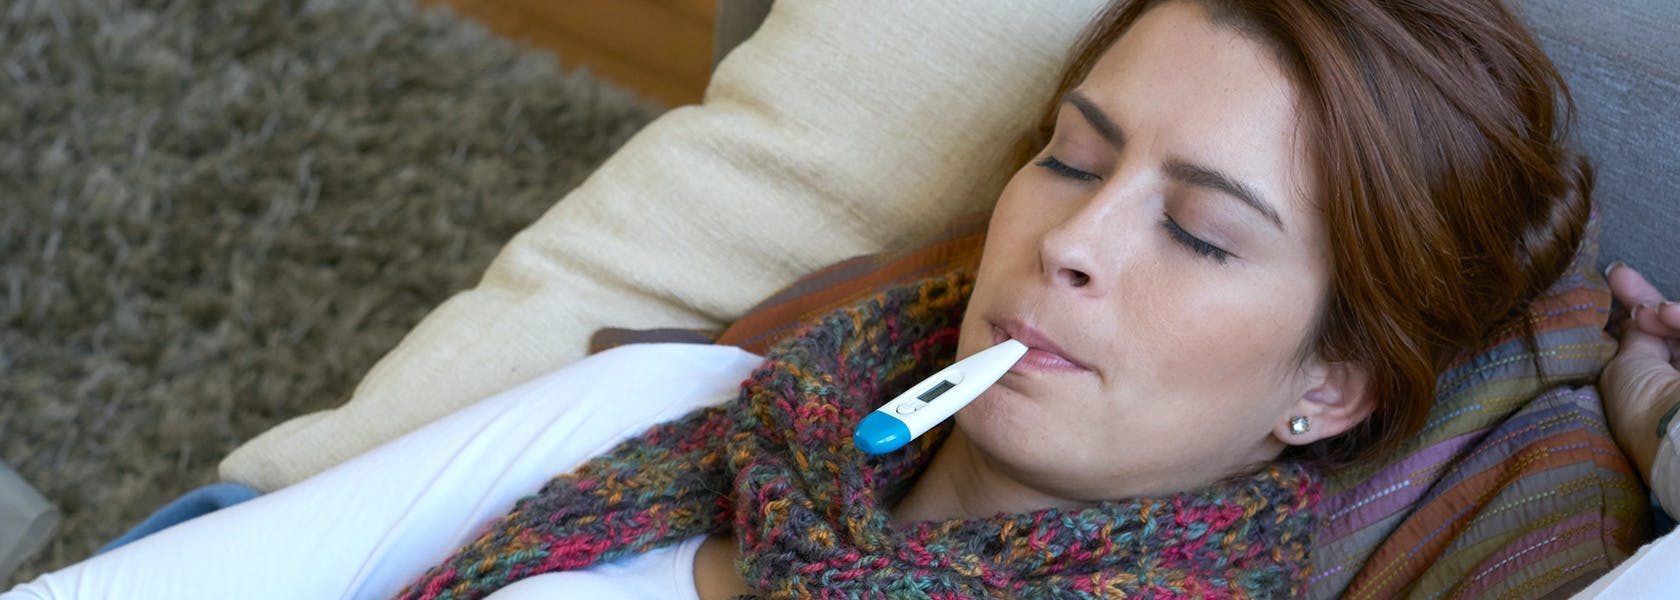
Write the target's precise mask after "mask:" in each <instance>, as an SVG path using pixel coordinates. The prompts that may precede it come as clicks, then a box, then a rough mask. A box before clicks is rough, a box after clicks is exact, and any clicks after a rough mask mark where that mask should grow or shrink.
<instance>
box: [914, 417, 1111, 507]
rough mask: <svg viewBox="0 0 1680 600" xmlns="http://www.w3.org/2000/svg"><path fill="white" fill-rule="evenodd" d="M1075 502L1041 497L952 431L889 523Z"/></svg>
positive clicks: (959, 433) (1047, 496)
mask: <svg viewBox="0 0 1680 600" xmlns="http://www.w3.org/2000/svg"><path fill="white" fill-rule="evenodd" d="M1079 504H1080V503H1078V502H1074V501H1070V500H1066V499H1063V498H1058V497H1055V496H1052V495H1050V494H1047V493H1044V492H1042V491H1039V490H1037V489H1034V488H1033V487H1031V486H1029V485H1027V484H1025V483H1022V482H1020V481H1019V480H1017V479H1016V478H1014V477H1011V476H1010V475H1009V474H1008V473H1007V472H1005V471H1004V470H1002V469H999V468H997V467H996V465H994V464H993V463H992V462H991V461H989V460H988V459H987V458H986V457H985V455H984V454H982V453H981V452H980V451H979V450H978V449H976V448H975V447H974V446H973V445H971V444H969V442H968V437H967V436H964V435H963V432H962V429H960V428H953V429H952V430H951V433H950V435H949V436H947V437H946V438H945V442H944V443H943V444H940V446H939V450H937V451H936V452H935V453H934V455H933V460H932V461H931V462H929V463H928V466H927V468H926V469H924V470H923V471H922V474H921V475H920V476H918V477H917V478H916V481H915V482H914V483H911V484H910V491H909V492H907V493H906V494H905V495H904V497H903V498H902V499H900V500H899V501H898V504H897V505H895V506H893V508H892V522H893V524H894V525H906V524H909V523H915V522H918V521H945V520H949V519H963V518H984V517H992V516H995V515H997V514H998V513H1011V514H1013V513H1024V512H1031V511H1035V510H1043V509H1046V508H1071V507H1074V506H1078V505H1079Z"/></svg>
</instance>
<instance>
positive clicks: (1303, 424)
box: [1289, 416, 1307, 435]
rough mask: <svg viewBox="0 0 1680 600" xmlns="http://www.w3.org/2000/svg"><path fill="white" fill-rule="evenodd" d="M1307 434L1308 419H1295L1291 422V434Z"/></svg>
mask: <svg viewBox="0 0 1680 600" xmlns="http://www.w3.org/2000/svg"><path fill="white" fill-rule="evenodd" d="M1306 432H1307V418H1306V417H1304V416H1303V417H1295V418H1293V419H1290V420H1289V433H1293V434H1295V435H1301V434H1303V433H1306Z"/></svg>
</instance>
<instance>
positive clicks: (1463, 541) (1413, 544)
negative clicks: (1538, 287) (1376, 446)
mask: <svg viewBox="0 0 1680 600" xmlns="http://www.w3.org/2000/svg"><path fill="white" fill-rule="evenodd" d="M1597 231H1598V230H1597V226H1596V222H1595V223H1594V224H1593V225H1591V226H1589V235H1588V239H1587V240H1586V243H1584V244H1583V247H1582V250H1581V252H1579V253H1578V254H1577V255H1576V258H1575V264H1574V265H1572V266H1571V268H1570V270H1569V272H1568V273H1567V274H1565V275H1564V277H1562V278H1560V279H1559V281H1558V282H1557V283H1555V284H1553V286H1552V289H1551V291H1550V292H1548V293H1547V295H1546V296H1544V297H1542V298H1540V299H1539V300H1537V301H1536V302H1535V303H1534V304H1533V305H1532V306H1531V307H1530V310H1529V314H1530V318H1531V320H1532V321H1533V323H1534V324H1535V329H1536V331H1537V333H1538V335H1539V340H1538V341H1539V344H1538V346H1539V348H1538V355H1539V358H1540V363H1541V365H1542V368H1543V372H1544V373H1545V374H1546V375H1547V378H1548V379H1547V380H1545V381H1542V379H1541V377H1540V376H1539V375H1538V374H1537V372H1536V371H1535V367H1534V358H1535V356H1536V354H1535V353H1534V352H1531V351H1530V350H1529V349H1528V348H1526V347H1525V344H1524V343H1523V342H1522V340H1520V339H1518V338H1517V337H1516V334H1515V332H1514V331H1506V332H1504V334H1503V335H1501V336H1498V337H1499V339H1498V340H1497V341H1495V342H1493V343H1492V344H1490V346H1489V347H1488V348H1487V349H1485V350H1483V351H1481V352H1477V353H1475V354H1473V355H1471V356H1470V357H1468V358H1466V359H1464V360H1462V361H1460V362H1459V363H1458V364H1457V365H1456V366H1454V367H1453V368H1451V369H1449V370H1448V371H1447V372H1445V373H1442V374H1441V376H1440V378H1439V380H1438V381H1437V384H1436V397H1435V406H1434V408H1433V409H1432V410H1431V411H1430V418H1429V421H1428V424H1427V425H1426V426H1425V428H1424V430H1423V431H1422V432H1421V433H1420V434H1419V435H1418V436H1417V437H1416V438H1415V439H1414V440H1413V441H1412V442H1411V444H1409V445H1408V447H1407V448H1405V449H1404V450H1403V451H1402V452H1400V453H1399V458H1397V459H1395V460H1393V461H1391V462H1389V463H1387V464H1384V465H1377V466H1372V467H1369V468H1366V469H1362V470H1357V471H1349V472H1343V473H1336V474H1333V476H1332V477H1331V481H1330V483H1329V489H1328V490H1327V492H1326V493H1327V496H1326V500H1325V503H1324V504H1323V506H1322V509H1323V511H1324V512H1323V514H1321V515H1320V519H1321V521H1320V525H1319V531H1318V537H1317V540H1316V546H1317V549H1316V550H1315V554H1314V558H1315V560H1314V562H1315V563H1316V564H1317V567H1318V568H1317V574H1316V575H1315V576H1314V578H1313V580H1312V581H1311V583H1310V585H1309V588H1308V590H1309V592H1310V595H1311V596H1312V597H1315V598H1332V597H1338V596H1340V597H1346V598H1394V597H1409V598H1543V597H1548V596H1558V595H1566V594H1568V593H1569V592H1571V591H1573V590H1577V589H1580V588H1582V587H1585V586H1586V585H1587V584H1588V583H1589V582H1591V581H1592V579H1594V578H1596V577H1597V576H1598V575H1602V574H1603V573H1605V572H1607V571H1609V570H1610V569H1611V568H1612V567H1614V566H1615V564H1616V563H1617V562H1620V561H1621V560H1623V559H1625V558H1627V556H1628V555H1629V554H1630V553H1631V552H1632V551H1633V550H1635V549H1637V548H1638V546H1639V544H1640V543H1642V542H1643V541H1645V539H1646V538H1647V537H1648V533H1647V530H1646V528H1647V520H1648V514H1647V513H1648V508H1649V504H1648V501H1647V496H1646V492H1645V489H1644V488H1643V487H1642V484H1641V482H1640V479H1639V476H1638V474H1637V473H1636V472H1635V471H1634V468H1633V466H1632V464H1631V463H1630V462H1629V461H1628V459H1627V458H1626V457H1624V456H1623V455H1622V453H1621V451H1620V450H1619V449H1618V448H1617V447H1616V443H1615V440H1613V439H1612V438H1611V437H1610V431H1609V428H1608V425H1607V424H1606V420H1605V418H1604V414H1603V410H1602V408H1601V407H1600V404H1599V400H1598V394H1597V392H1596V390H1595V389H1594V388H1592V387H1590V384H1591V383H1592V381H1593V380H1594V378H1596V377H1597V376H1598V372H1599V371H1600V370H1601V369H1603V367H1604V363H1605V362H1606V361H1607V360H1609V358H1610V357H1611V356H1612V355H1614V354H1615V351H1616V342H1615V340H1614V339H1613V338H1611V337H1610V336H1608V335H1607V334H1605V333H1604V325H1605V322H1606V321H1607V320H1608V318H1609V312H1610V291H1609V288H1608V287H1607V286H1606V284H1605V282H1604V277H1603V275H1601V274H1600V273H1599V272H1598V269H1597V268H1595V266H1594V265H1595V262H1596V261H1595V259H1596V256H1597V248H1598V239H1597V235H1598V233H1597Z"/></svg>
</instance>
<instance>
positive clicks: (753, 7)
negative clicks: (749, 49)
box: [712, 0, 770, 69]
mask: <svg viewBox="0 0 1680 600" xmlns="http://www.w3.org/2000/svg"><path fill="white" fill-rule="evenodd" d="M769 15H770V0H718V4H717V15H715V16H714V17H713V19H712V68H714V69H716V68H717V64H718V61H721V60H723V57H725V56H728V55H729V51H730V50H734V49H735V47H736V46H739V45H741V42H744V41H747V38H749V37H752V34H753V32H754V31H758V24H759V23H763V22H764V17H767V16H769Z"/></svg>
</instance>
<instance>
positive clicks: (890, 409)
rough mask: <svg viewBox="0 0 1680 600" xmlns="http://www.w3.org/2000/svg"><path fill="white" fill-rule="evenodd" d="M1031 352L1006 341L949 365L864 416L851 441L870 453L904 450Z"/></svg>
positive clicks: (990, 385)
mask: <svg viewBox="0 0 1680 600" xmlns="http://www.w3.org/2000/svg"><path fill="white" fill-rule="evenodd" d="M1026 354H1027V345H1026V344H1023V343H1021V342H1017V341H1015V340H1005V341H1004V342H1003V343H1001V344H998V345H996V346H992V347H990V348H987V349H985V350H981V351H980V352H978V353H976V354H975V355H974V356H970V357H968V358H965V359H962V360H960V361H957V363H956V364H953V365H951V366H949V367H945V368H944V369H942V370H940V371H939V372H938V373H934V374H933V376H932V377H929V378H927V379H924V380H922V382H921V383H918V384H916V385H914V386H911V387H910V389H909V390H906V391H905V392H904V393H902V394H899V395H898V397H897V398H893V400H892V402H888V403H886V404H885V405H884V406H882V407H881V408H878V409H875V412H872V413H869V416H867V417H864V418H863V421H861V422H859V423H858V426H857V431H855V432H853V433H852V443H854V444H857V447H858V449H859V450H862V451H864V452H865V453H867V454H885V453H888V452H892V451H894V450H897V449H899V448H903V447H904V445H905V444H908V443H910V440H914V439H916V438H918V437H921V435H922V434H924V433H927V432H928V430H929V429H933V428H934V426H937V425H939V424H940V423H943V422H945V419H949V418H951V415H954V414H956V413H957V411H958V410H961V409H962V407H964V406H968V403H969V402H973V401H974V399H975V398H977V397H979V396H980V393H981V392H984V391H986V388H989V387H992V384H994V383H997V380H998V379H999V378H1001V377H1003V374H1004V373H1008V372H1009V368H1010V367H1013V366H1015V363H1016V362H1017V361H1019V360H1021V357H1023V356H1026Z"/></svg>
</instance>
